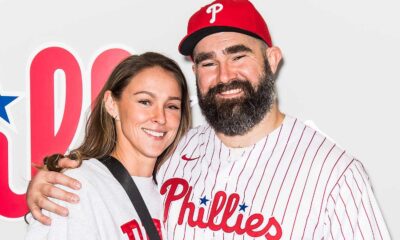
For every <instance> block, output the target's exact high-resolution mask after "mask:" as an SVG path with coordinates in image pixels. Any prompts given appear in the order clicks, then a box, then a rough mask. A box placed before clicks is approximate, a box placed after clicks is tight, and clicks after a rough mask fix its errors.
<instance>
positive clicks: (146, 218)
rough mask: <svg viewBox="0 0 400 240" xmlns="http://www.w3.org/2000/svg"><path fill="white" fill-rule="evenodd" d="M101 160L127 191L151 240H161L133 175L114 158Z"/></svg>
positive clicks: (106, 157) (109, 157)
mask: <svg viewBox="0 0 400 240" xmlns="http://www.w3.org/2000/svg"><path fill="white" fill-rule="evenodd" d="M99 160H100V162H102V163H103V164H104V165H105V166H106V167H107V168H108V170H110V172H111V173H112V174H113V175H114V177H115V178H116V179H117V180H118V182H119V183H120V184H121V185H122V187H123V188H124V189H125V191H126V193H127V194H128V196H129V199H130V200H131V202H132V204H133V207H134V208H135V210H136V212H137V213H138V215H139V218H140V221H141V222H142V224H143V226H144V228H145V229H146V233H147V236H149V239H150V240H161V238H160V236H159V235H158V231H157V228H156V226H155V225H154V222H153V219H152V218H151V215H150V212H149V210H148V209H147V207H146V203H145V202H144V200H143V198H142V195H141V194H140V192H139V189H138V188H137V186H136V184H135V181H133V179H132V177H131V175H130V174H129V172H128V171H127V170H126V168H125V167H124V165H122V163H121V162H120V161H118V159H116V158H114V157H112V156H105V157H103V158H101V159H99Z"/></svg>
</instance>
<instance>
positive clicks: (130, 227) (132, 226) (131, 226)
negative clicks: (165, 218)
mask: <svg viewBox="0 0 400 240" xmlns="http://www.w3.org/2000/svg"><path fill="white" fill-rule="evenodd" d="M153 223H154V225H155V227H156V229H157V232H158V235H160V239H161V240H162V229H161V222H160V220H158V219H155V218H153ZM121 230H122V232H123V233H125V234H126V235H128V237H129V240H136V238H135V234H134V231H135V230H136V231H137V234H138V235H139V239H140V240H144V239H143V234H142V230H141V229H140V225H139V223H138V222H137V221H136V220H131V221H129V222H127V223H125V224H123V225H122V226H121ZM146 236H147V235H146ZM146 239H149V237H148V236H147V237H146Z"/></svg>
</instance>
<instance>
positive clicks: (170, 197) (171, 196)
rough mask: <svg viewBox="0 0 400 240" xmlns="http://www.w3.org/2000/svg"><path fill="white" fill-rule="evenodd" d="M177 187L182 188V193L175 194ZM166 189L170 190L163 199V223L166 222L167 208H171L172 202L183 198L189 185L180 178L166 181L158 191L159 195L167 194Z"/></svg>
mask: <svg viewBox="0 0 400 240" xmlns="http://www.w3.org/2000/svg"><path fill="white" fill-rule="evenodd" d="M178 187H182V191H181V192H180V193H177V189H178ZM168 188H170V189H169V191H168V194H167V196H166V197H165V199H166V200H165V205H164V222H165V221H166V220H167V217H168V212H169V208H170V206H171V203H172V201H176V200H179V199H181V198H182V197H183V196H185V194H186V193H187V191H188V190H189V184H188V182H186V181H185V180H184V179H182V178H171V179H168V180H167V181H166V182H165V183H164V184H163V185H162V186H161V189H160V193H161V195H164V194H165V193H166V192H167V190H168Z"/></svg>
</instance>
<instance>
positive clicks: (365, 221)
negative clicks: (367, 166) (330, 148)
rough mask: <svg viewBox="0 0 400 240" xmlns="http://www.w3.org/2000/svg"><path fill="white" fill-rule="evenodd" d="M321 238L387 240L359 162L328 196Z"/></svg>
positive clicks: (347, 171)
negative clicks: (324, 230)
mask: <svg viewBox="0 0 400 240" xmlns="http://www.w3.org/2000/svg"><path fill="white" fill-rule="evenodd" d="M326 211H327V213H328V215H327V218H326V219H325V221H326V222H325V226H327V228H328V229H327V230H329V231H326V232H325V234H326V236H325V238H324V239H331V237H332V238H343V239H361V238H362V239H384V240H385V239H390V234H389V231H388V229H387V227H386V224H385V221H384V219H383V216H382V213H381V211H380V209H379V206H378V203H377V201H376V199H375V196H374V194H373V191H372V188H371V185H370V182H369V178H368V175H367V173H366V172H365V170H364V168H363V166H362V164H361V163H360V162H358V161H357V160H355V161H354V162H353V164H351V165H350V166H349V168H348V169H347V170H346V172H345V173H344V174H343V177H342V178H341V179H340V180H339V181H338V184H337V185H336V187H335V188H334V189H333V191H332V193H331V194H330V196H329V199H328V204H327V208H326Z"/></svg>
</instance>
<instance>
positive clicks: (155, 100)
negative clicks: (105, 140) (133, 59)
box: [114, 67, 182, 159]
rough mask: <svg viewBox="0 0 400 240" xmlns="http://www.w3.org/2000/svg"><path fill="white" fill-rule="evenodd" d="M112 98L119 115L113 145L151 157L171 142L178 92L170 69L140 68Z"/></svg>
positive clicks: (177, 119) (177, 114)
mask: <svg viewBox="0 0 400 240" xmlns="http://www.w3.org/2000/svg"><path fill="white" fill-rule="evenodd" d="M114 101H115V104H114V105H115V106H116V107H117V110H118V116H119V117H117V119H119V120H117V121H116V125H117V149H120V150H123V151H124V152H125V153H132V155H133V156H135V157H139V158H142V157H143V158H152V159H154V158H157V157H158V156H159V155H160V154H161V153H162V152H163V151H164V150H165V149H166V148H167V147H168V146H169V145H170V144H171V143H172V142H173V140H174V138H175V136H176V134H177V131H178V128H179V124H180V120H181V101H182V96H181V89H180V87H179V85H178V82H177V80H176V79H175V77H174V75H173V74H172V73H171V72H168V71H166V70H164V69H163V68H161V67H151V68H147V69H144V70H142V71H141V72H139V73H138V74H137V75H136V76H135V77H133V79H132V80H131V81H130V83H129V84H128V86H127V87H126V88H125V89H124V90H123V92H122V94H121V97H120V99H119V100H114ZM127 150H129V152H127ZM131 151H133V152H131Z"/></svg>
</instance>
